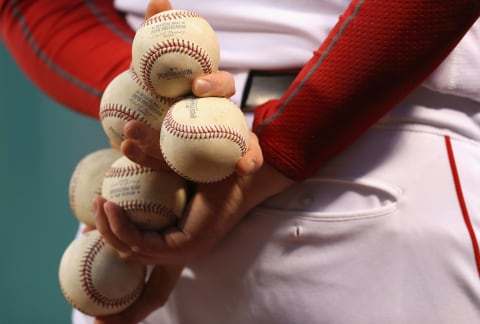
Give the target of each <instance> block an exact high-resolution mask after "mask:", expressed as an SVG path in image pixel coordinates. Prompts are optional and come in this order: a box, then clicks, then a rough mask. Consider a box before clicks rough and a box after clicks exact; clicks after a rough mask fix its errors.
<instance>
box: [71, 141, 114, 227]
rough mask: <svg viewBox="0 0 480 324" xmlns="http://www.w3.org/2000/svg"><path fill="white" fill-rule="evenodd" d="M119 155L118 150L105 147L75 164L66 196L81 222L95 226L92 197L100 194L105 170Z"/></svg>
mask: <svg viewBox="0 0 480 324" xmlns="http://www.w3.org/2000/svg"><path fill="white" fill-rule="evenodd" d="M121 156H122V154H121V153H120V151H118V150H115V149H112V148H107V149H102V150H98V151H95V152H92V153H90V154H88V155H86V156H84V157H83V158H82V159H81V160H80V161H79V162H78V164H77V165H76V167H75V169H74V171H73V173H72V176H71V177H70V184H69V188H68V196H69V200H70V208H71V209H72V212H73V214H74V215H75V217H76V218H77V219H78V220H79V221H81V222H82V223H84V224H86V225H89V226H92V227H95V214H94V213H93V198H94V197H95V195H100V194H101V192H102V182H103V176H104V174H105V172H106V171H107V169H108V168H109V167H110V165H111V164H112V163H113V162H115V161H116V160H117V159H118V158H120V157H121Z"/></svg>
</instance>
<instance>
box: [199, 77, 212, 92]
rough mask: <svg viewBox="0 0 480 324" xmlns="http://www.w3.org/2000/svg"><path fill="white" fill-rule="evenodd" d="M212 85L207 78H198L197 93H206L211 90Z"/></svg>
mask: <svg viewBox="0 0 480 324" xmlns="http://www.w3.org/2000/svg"><path fill="white" fill-rule="evenodd" d="M211 88H212V87H211V85H210V82H208V81H207V80H203V79H202V80H197V81H196V82H195V93H196V94H197V95H204V94H207V93H209V92H210V90H211Z"/></svg>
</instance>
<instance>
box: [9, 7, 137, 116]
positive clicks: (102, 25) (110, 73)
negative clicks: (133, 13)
mask: <svg viewBox="0 0 480 324" xmlns="http://www.w3.org/2000/svg"><path fill="white" fill-rule="evenodd" d="M0 32H1V37H2V39H3V42H4V43H5V45H6V46H7V48H8V49H9V51H10V53H11V54H12V56H13V58H14V59H15V61H16V62H17V63H18V65H19V66H20V68H21V69H22V70H23V71H24V72H25V74H26V75H27V76H28V77H29V78H30V79H31V80H32V81H33V82H34V83H35V84H36V85H37V86H38V87H39V88H40V89H41V90H42V91H44V92H45V93H46V94H47V95H49V96H50V97H52V98H53V99H55V100H56V101H58V102H59V103H61V104H62V105H65V106H67V107H68V108H71V109H73V110H76V111H78V112H80V113H83V114H86V115H89V116H91V117H94V118H98V111H99V106H100V99H101V95H102V92H103V90H104V89H105V87H106V86H107V85H108V83H109V82H110V81H111V79H113V78H114V77H115V76H116V75H117V74H119V73H120V72H121V71H123V70H126V69H127V68H128V67H129V65H130V60H131V41H132V39H133V36H134V32H133V31H132V30H131V29H130V28H129V26H128V25H127V24H126V22H125V19H124V17H123V16H122V15H121V14H120V13H119V12H118V11H116V10H115V9H114V7H113V0H107V1H105V0H90V1H88V0H29V1H27V0H25V1H18V0H16V1H15V0H10V1H9V0H0Z"/></svg>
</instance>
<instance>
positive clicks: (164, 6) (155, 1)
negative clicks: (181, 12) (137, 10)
mask: <svg viewBox="0 0 480 324" xmlns="http://www.w3.org/2000/svg"><path fill="white" fill-rule="evenodd" d="M170 9H172V5H171V4H170V1H168V0H150V2H149V3H148V6H147V9H146V11H145V19H148V18H150V17H151V16H153V15H155V14H157V13H159V12H161V11H165V10H170Z"/></svg>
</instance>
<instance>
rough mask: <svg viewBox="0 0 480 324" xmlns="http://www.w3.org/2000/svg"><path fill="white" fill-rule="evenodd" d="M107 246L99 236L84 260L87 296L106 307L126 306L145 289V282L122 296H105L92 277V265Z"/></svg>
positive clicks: (81, 273)
mask: <svg viewBox="0 0 480 324" xmlns="http://www.w3.org/2000/svg"><path fill="white" fill-rule="evenodd" d="M104 247H105V240H104V239H103V238H102V237H99V238H98V239H97V240H95V242H93V243H92V245H91V246H90V247H89V248H88V249H87V251H86V252H85V255H84V257H83V260H82V265H81V267H80V280H81V282H82V287H83V289H84V291H85V293H86V294H87V296H88V297H89V298H90V299H91V300H92V301H94V302H95V303H97V304H99V305H100V306H101V307H104V308H117V307H120V308H122V307H124V306H125V305H127V304H129V303H130V302H132V301H133V300H135V299H136V298H137V297H138V296H139V295H140V293H141V291H142V289H143V283H142V284H140V285H139V286H137V287H136V288H135V289H134V290H133V291H131V292H129V293H128V294H126V295H125V296H123V297H120V298H110V297H107V296H104V295H103V294H102V293H101V292H99V291H98V290H97V289H96V288H95V284H94V282H93V279H92V266H93V262H94V260H95V257H96V256H97V254H98V253H100V251H101V250H102V249H103V248H104Z"/></svg>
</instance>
